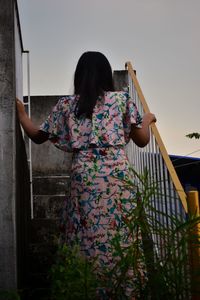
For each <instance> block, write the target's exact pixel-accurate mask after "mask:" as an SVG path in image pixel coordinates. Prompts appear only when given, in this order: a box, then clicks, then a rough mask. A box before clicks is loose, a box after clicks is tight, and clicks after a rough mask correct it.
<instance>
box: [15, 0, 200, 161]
mask: <svg viewBox="0 0 200 300" xmlns="http://www.w3.org/2000/svg"><path fill="white" fill-rule="evenodd" d="M18 6H19V13H20V20H21V29H22V36H23V44H24V49H27V50H30V60H31V94H32V95H64V94H69V93H72V92H73V73H74V69H75V67H76V63H77V61H78V58H79V57H80V55H81V54H82V53H83V52H84V51H87V50H97V51H100V52H102V53H104V54H105V55H106V56H107V58H108V60H109V61H110V63H111V66H112V68H113V70H120V69H124V64H125V62H126V61H131V62H132V64H133V66H134V68H135V69H136V70H137V77H138V80H139V82H140V85H141V88H142V90H143V93H144V96H145V98H146V100H147V103H148V105H149V107H150V110H151V111H152V112H153V113H155V114H156V117H157V120H158V121H157V127H158V130H159V132H160V134H161V137H162V139H163V141H164V144H165V146H166V148H167V151H168V152H169V153H170V154H179V155H186V154H189V153H191V152H193V151H195V150H198V149H200V141H199V140H190V139H188V138H186V137H185V134H187V133H189V132H193V131H198V132H200V117H199V114H200V93H199V89H200V75H199V70H200V34H199V29H200V17H199V16H200V0H121V1H120V0H101V1H97V0H18ZM25 94H26V90H25ZM47 114H48V112H47ZM191 156H196V157H200V151H199V152H196V153H194V154H191Z"/></svg>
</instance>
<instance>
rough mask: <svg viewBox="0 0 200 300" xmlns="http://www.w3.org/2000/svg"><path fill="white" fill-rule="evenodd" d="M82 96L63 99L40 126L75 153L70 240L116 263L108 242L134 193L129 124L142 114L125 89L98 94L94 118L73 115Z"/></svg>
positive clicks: (67, 216)
mask: <svg viewBox="0 0 200 300" xmlns="http://www.w3.org/2000/svg"><path fill="white" fill-rule="evenodd" d="M77 101H78V96H66V97H63V98H61V99H60V100H59V101H58V103H57V105H56V106H55V107H54V108H53V110H52V112H51V113H50V115H49V117H48V118H47V120H46V121H45V122H44V123H43V124H42V125H41V127H40V129H41V130H42V131H45V132H48V133H49V140H50V141H51V142H52V143H53V144H54V145H55V146H56V147H58V148H60V149H61V150H63V151H67V152H73V158H72V167H71V186H70V194H69V197H68V198H66V201H65V207H64V214H63V220H64V223H65V239H66V241H67V242H68V243H71V242H73V241H74V240H76V239H77V238H78V239H79V241H80V247H81V250H82V251H84V253H85V255H86V256H88V257H96V256H98V259H99V263H100V264H102V265H109V264H110V263H112V256H111V254H110V253H111V251H110V241H111V240H112V238H113V237H114V236H115V234H116V232H117V231H119V229H120V228H121V227H122V222H123V217H124V216H123V212H124V209H123V208H124V207H126V210H128V209H129V208H130V206H131V199H132V198H133V197H134V191H131V190H130V189H128V188H127V187H126V185H125V184H124V182H125V181H126V180H129V179H130V166H129V162H128V159H127V156H126V152H125V145H126V144H127V143H128V142H129V139H130V138H129V134H130V130H131V124H135V126H138V127H139V126H140V124H141V123H142V118H141V116H140V115H139V113H138V110H137V108H136V106H135V104H134V102H133V100H132V99H131V98H130V97H129V95H128V94H127V93H125V92H106V93H105V95H104V97H99V99H98V100H97V103H96V106H95V108H94V111H93V115H92V119H87V118H83V117H82V118H80V119H77V118H76V117H75V114H74V112H75V107H76V104H77Z"/></svg>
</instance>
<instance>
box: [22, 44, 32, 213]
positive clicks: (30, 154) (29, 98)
mask: <svg viewBox="0 0 200 300" xmlns="http://www.w3.org/2000/svg"><path fill="white" fill-rule="evenodd" d="M24 53H26V54H27V92H28V102H27V105H28V116H29V118H31V96H30V53H29V51H28V50H26V51H24ZM28 155H29V158H28V162H29V172H30V198H31V199H30V200H31V219H33V218H34V210H33V171H32V144H31V139H28Z"/></svg>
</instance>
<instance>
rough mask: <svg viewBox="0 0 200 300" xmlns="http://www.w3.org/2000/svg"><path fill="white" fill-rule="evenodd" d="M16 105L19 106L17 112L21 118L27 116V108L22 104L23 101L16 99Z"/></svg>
mask: <svg viewBox="0 0 200 300" xmlns="http://www.w3.org/2000/svg"><path fill="white" fill-rule="evenodd" d="M16 104H17V112H18V115H19V117H20V116H23V115H24V114H26V111H25V107H24V104H23V103H22V101H20V100H19V99H18V98H16Z"/></svg>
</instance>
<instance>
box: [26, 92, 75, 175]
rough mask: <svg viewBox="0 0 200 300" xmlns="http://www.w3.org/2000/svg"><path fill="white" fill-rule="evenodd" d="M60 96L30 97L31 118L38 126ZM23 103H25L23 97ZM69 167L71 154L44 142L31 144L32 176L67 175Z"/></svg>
mask: <svg viewBox="0 0 200 300" xmlns="http://www.w3.org/2000/svg"><path fill="white" fill-rule="evenodd" d="M60 97H61V96H31V118H32V120H33V122H34V123H35V124H37V125H40V124H41V123H43V122H44V121H45V119H46V118H47V116H48V115H49V113H50V112H51V110H52V108H53V107H54V105H55V104H56V103H57V101H58V99H59V98H60ZM24 101H25V102H26V101H27V98H26V97H25V99H24ZM70 166H71V154H70V153H66V152H63V151H61V150H59V149H57V148H56V147H55V146H53V145H52V144H51V142H48V141H47V142H46V143H44V144H42V145H36V144H34V143H32V167H33V176H43V175H45V176H48V175H59V176H62V175H67V174H69V169H70Z"/></svg>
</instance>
